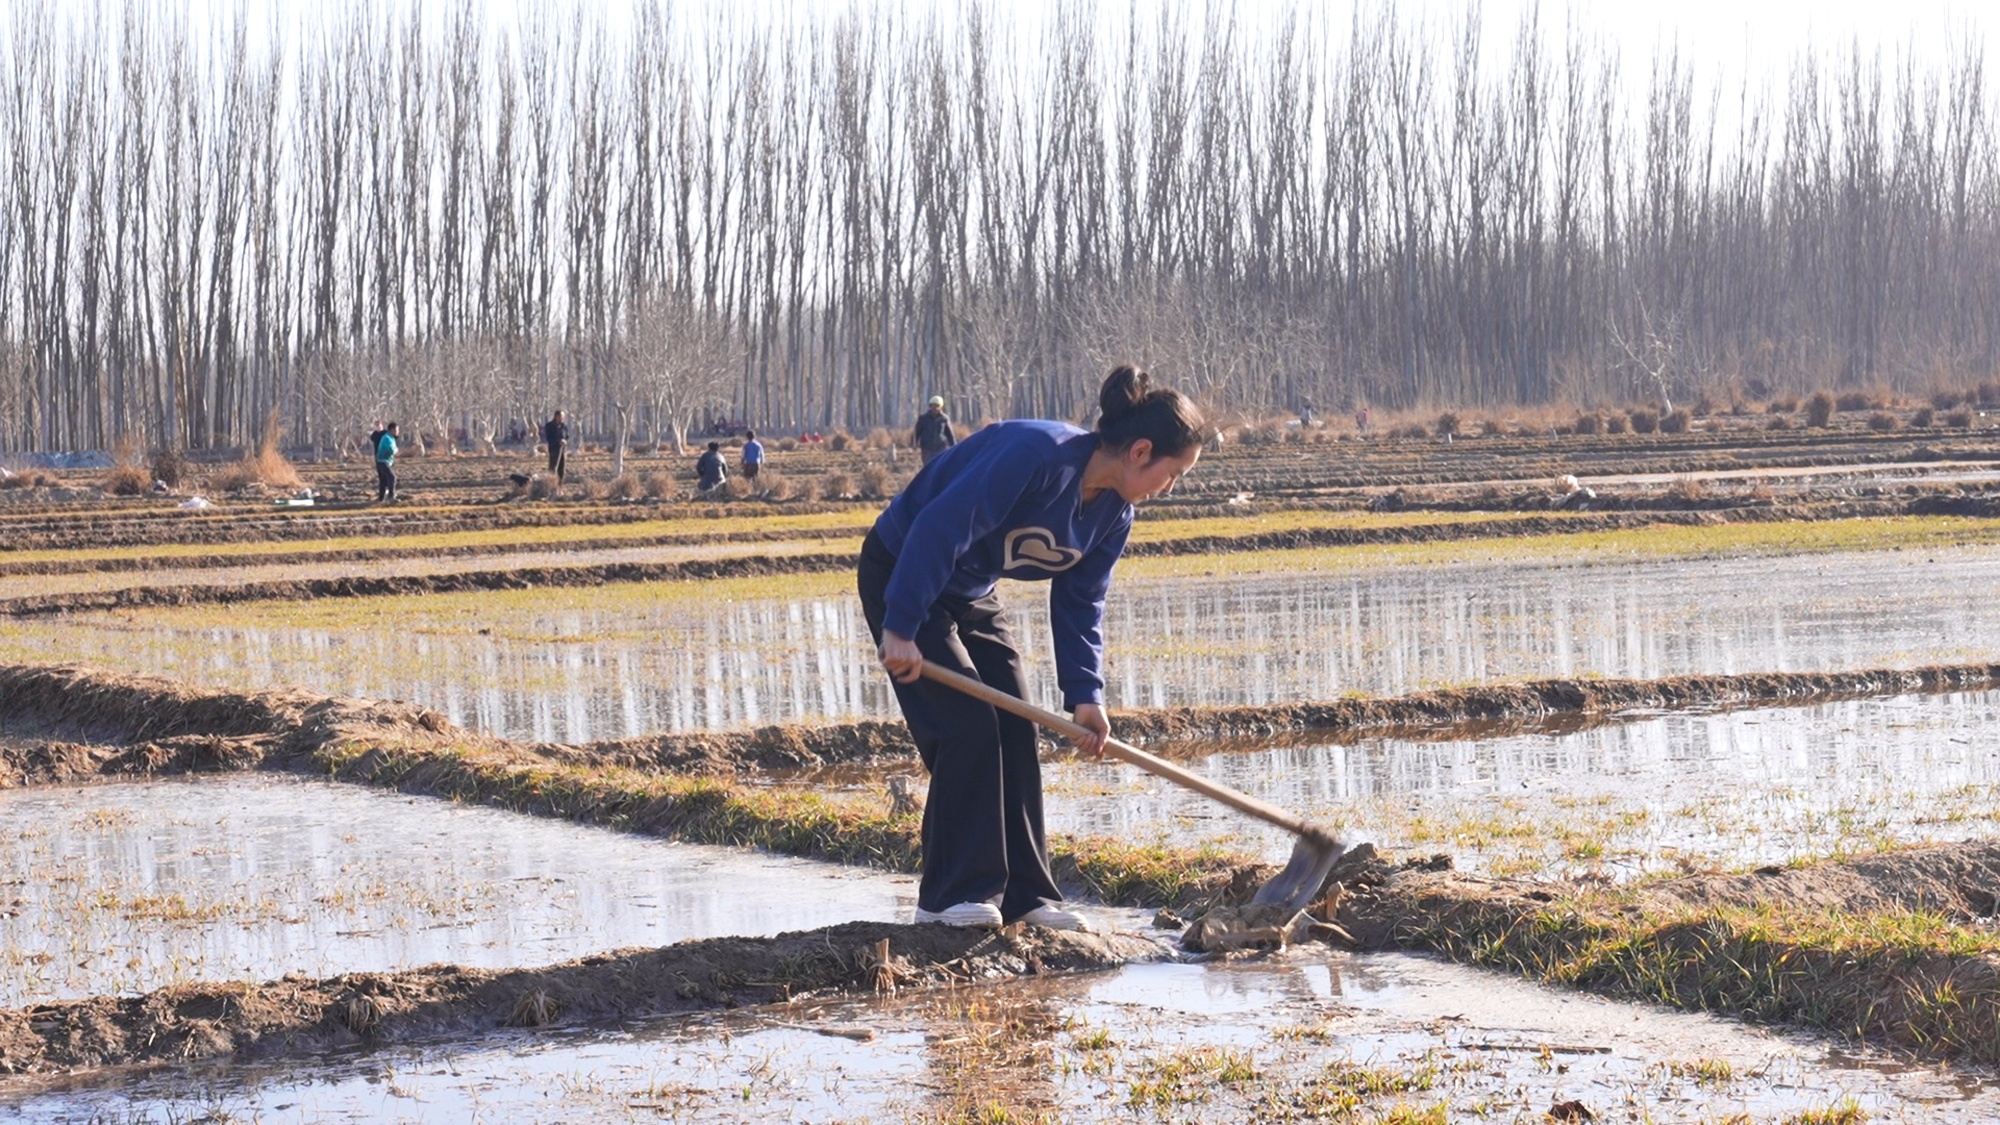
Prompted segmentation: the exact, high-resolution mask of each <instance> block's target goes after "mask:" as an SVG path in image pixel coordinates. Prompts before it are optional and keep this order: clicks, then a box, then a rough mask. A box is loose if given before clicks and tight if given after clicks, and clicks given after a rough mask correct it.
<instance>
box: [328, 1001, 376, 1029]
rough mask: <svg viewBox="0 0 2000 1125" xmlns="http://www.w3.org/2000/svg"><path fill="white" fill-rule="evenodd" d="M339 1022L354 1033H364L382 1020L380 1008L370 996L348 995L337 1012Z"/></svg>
mask: <svg viewBox="0 0 2000 1125" xmlns="http://www.w3.org/2000/svg"><path fill="white" fill-rule="evenodd" d="M338 1015H339V1018H340V1022H341V1024H342V1025H344V1026H345V1027H346V1028H347V1030H349V1031H351V1032H353V1033H354V1034H356V1035H366V1034H368V1033H369V1032H370V1031H373V1030H374V1029H375V1028H376V1026H377V1025H379V1024H380V1023H381V1022H382V1008H381V1006H380V1005H378V1004H376V1003H375V1001H374V999H373V998H372V997H368V996H350V997H348V998H347V1002H346V1003H345V1004H342V1005H341V1006H340V1008H339V1012H338Z"/></svg>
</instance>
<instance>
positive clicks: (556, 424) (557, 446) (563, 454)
mask: <svg viewBox="0 0 2000 1125" xmlns="http://www.w3.org/2000/svg"><path fill="white" fill-rule="evenodd" d="M568 417H569V416H568V415H567V414H564V413H563V412H562V411H560V410H558V411H556V416H555V417H553V418H551V419H549V420H548V421H546V422H543V423H542V443H543V444H544V445H547V446H548V447H549V471H550V472H552V473H554V474H555V475H556V483H557V484H561V483H562V479H563V474H564V473H565V472H567V471H568V470H569V422H568Z"/></svg>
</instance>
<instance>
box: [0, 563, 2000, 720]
mask: <svg viewBox="0 0 2000 1125" xmlns="http://www.w3.org/2000/svg"><path fill="white" fill-rule="evenodd" d="M1228 562H1229V560H1228V558H1227V557H1226V556H1222V557H1218V558H1217V560H1216V565H1217V569H1218V571H1219V573H1218V574H1216V575H1215V576H1213V577H1205V578H1184V579H1172V580H1135V581H1130V582H1124V583H1120V584H1119V585H1117V586H1116V587H1115V588H1114V590H1113V592H1112V599H1111V602H1110V604H1109V606H1108V607H1107V614H1106V617H1107V620H1106V624H1105V635H1106V637H1107V638H1108V644H1107V649H1108V658H1107V665H1106V672H1107V680H1108V684H1107V695H1108V698H1109V700H1110V702H1111V703H1112V705H1113V706H1114V707H1117V706H1161V705H1169V704H1231V703H1270V702H1278V701H1292V700H1305V699H1333V698H1338V697H1341V696H1343V695H1348V694H1353V693H1359V694H1363V695H1395V694H1401V693H1404V692H1409V691H1413V690H1418V689H1423V688H1432V687H1439V686H1448V685H1465V684H1473V683H1480V682H1489V681H1494V680H1505V679H1522V678H1537V677H1547V676H1585V675H1602V676H1638V677H1656V676H1667V675H1674V674H1679V673H1687V672H1753V671H1801V670H1836V669H1857V668H1870V667H1882V666H1910V665H1917V664H1926V663H1936V662H1947V661H1959V660H1970V659H1990V658H1992V657H1994V656H1995V655H1996V654H2000V640H1996V638H2000V599H1996V598H1993V597H1991V596H1989V592H1990V591H1991V590H1992V589H1994V588H1995V586H1996V580H2000V548H1995V547H1977V548H1970V547H1968V548H1948V549H1946V548H1941V549H1935V550H1923V551H1918V550H1910V551H1880V552H1864V553H1850V554H1836V555H1814V556H1786V557H1772V558H1760V557H1750V558H1735V559H1727V560H1697V561H1686V560H1676V561H1660V560H1644V561H1632V562H1610V563H1590V564H1554V563H1513V564H1506V565H1495V564H1483V565H1450V566H1441V567H1426V568H1408V569H1403V570H1391V571H1382V570H1376V571H1370V572H1365V573H1346V572H1343V573H1338V574H1321V573H1309V572H1308V573H1297V574H1278V575H1272V574H1261V575H1255V576H1249V577H1239V576H1233V575H1231V574H1230V573H1228V571H1227V565H1228ZM831 577H832V578H834V579H837V581H834V582H833V584H832V585H826V584H817V585H814V586H812V587H811V588H813V589H819V590H825V589H835V590H839V591H841V592H840V593H838V594H834V595H831V596H800V597H796V598H765V597H757V598H744V599H734V600H732V599H729V598H727V597H726V596H722V595H718V596H717V597H715V598H714V599H712V600H708V601H702V600H698V599H689V598H686V597H684V596H676V597H671V598H668V597H664V596H661V597H657V598H652V599H649V597H648V590H649V589H656V588H649V587H643V586H632V587H619V588H617V589H616V590H548V591H536V592H534V596H533V597H532V598H531V599H524V598H521V597H518V596H508V597H497V596H491V597H489V596H487V595H467V596H452V597H450V598H436V599H421V598H417V599H393V600H392V599H362V600H363V601H367V602H381V603H383V605H384V606H387V605H389V604H390V603H392V602H393V605H394V606H395V613H394V614H393V615H392V616H391V617H390V619H389V620H387V621H378V622H376V623H372V624H365V625H361V624H357V625H355V626H353V627H351V628H339V629H305V628H288V627H283V626H277V625H272V624H268V623H266V622H263V621H260V620H259V617H260V613H262V612H263V611H262V610H260V609H259V607H257V606H255V605H252V606H245V607H243V608H242V611H241V615H242V623H241V624H240V625H239V624H235V623H234V622H233V621H232V622H231V623H230V624H228V625H226V626H216V625H213V624H199V623H197V622H213V621H214V620H215V617H214V611H212V610H210V611H205V612H204V615H203V616H200V617H193V616H190V615H188V614H186V613H183V612H181V611H176V610H153V611H144V612H133V613H122V614H117V615H87V616H81V617H76V618H72V619H67V620H63V621H60V622H53V621H34V620H24V621H20V622H10V623H9V628H8V632H9V634H10V635H11V636H10V638H9V639H7V640H6V641H5V642H4V643H0V656H5V657H7V658H15V659H35V660H47V659H60V660H80V661H85V662H88V663H92V664H98V665H103V666H108V667H112V668H115V669H118V670H121V671H133V672H150V673H157V674H163V675H170V676H174V677H178V678H182V679H186V680H189V681H192V682H195V683H201V684H211V685H216V686H228V687H257V686H265V685H272V684H286V683H289V684H298V685H302V686H305V687H309V688H314V689H317V690H323V691H329V692H336V693H343V694H351V695H359V696H367V697H377V698H402V699H409V700H412V701H415V702H419V703H422V704H424V705H426V706H430V707H433V708H436V709H438V710H440V711H443V712H444V713H445V714H447V715H449V716H450V717H451V718H452V719H453V720H454V721H456V722H458V723H461V724H463V725H467V726H471V727H475V728H478V729H481V730H485V731H489V732H493V733H497V734H502V735H506V736H509V737H518V738H528V739H536V740H543V741H566V742H584V741H589V740H592V739H599V738H615V737H621V736H625V735H630V734H641V733H653V732H664V731H685V730H694V729H704V728H728V727H741V726H746V725H753V724H761V723H775V722H794V721H816V720H828V719H839V718H851V717H857V716H878V717H880V716H893V715H895V713H896V711H895V704H894V701H893V699H892V697H891V695H890V692H889V689H888V682H887V680H886V678H885V677H884V675H883V674H882V673H881V671H880V669H879V667H878V666H877V664H876V662H875V660H874V657H873V649H872V645H871V644H870V643H869V640H868V636H867V629H866V627H865V625H864V623H863V621H862V619H861V612H860V607H859V604H858V603H857V601H856V600H855V599H854V598H853V596H852V595H851V594H847V593H846V592H845V590H846V581H845V579H840V578H839V577H838V576H831ZM814 581H815V582H819V581H821V580H814ZM1003 596H1004V597H1006V598H1007V599H1008V600H1009V603H1010V605H1012V606H1013V607H1015V609H1016V611H1017V615H1018V616H1017V622H1018V625H1017V634H1018V640H1019V644H1020V647H1021V648H1022V649H1023V651H1024V652H1025V653H1026V654H1027V655H1028V658H1029V660H1030V663H1031V665H1033V669H1032V671H1031V675H1032V677H1033V680H1034V683H1035V687H1036V694H1037V695H1038V697H1039V699H1040V701H1041V702H1043V703H1045V704H1051V703H1053V702H1054V700H1053V699H1052V698H1050V696H1051V689H1052V688H1053V684H1052V682H1051V681H1052V679H1053V674H1052V671H1051V669H1050V664H1051V662H1050V661H1049V659H1048V658H1047V655H1046V652H1047V646H1048V642H1047V640H1046V636H1047V627H1046V623H1045V616H1044V613H1043V610H1042V608H1041V605H1040V603H1041V600H1042V598H1043V597H1044V596H1045V594H1044V593H1043V592H1042V591H1041V590H1040V589H1039V588H1034V587H1018V586H1009V587H1008V588H1007V589H1005V590H1004V591H1003ZM466 597H473V598H480V599H484V600H481V601H478V602H474V603H468V602H466V601H465V598H466ZM468 604H471V605H474V606H477V607H482V608H479V609H476V610H468V608H467V606H468ZM278 612H282V610H279V611H278Z"/></svg>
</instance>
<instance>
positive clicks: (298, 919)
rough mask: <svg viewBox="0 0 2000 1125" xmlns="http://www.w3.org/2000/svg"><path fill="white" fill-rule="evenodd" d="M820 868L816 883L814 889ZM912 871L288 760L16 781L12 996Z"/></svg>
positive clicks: (336, 955)
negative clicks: (31, 785) (684, 835)
mask: <svg viewBox="0 0 2000 1125" xmlns="http://www.w3.org/2000/svg"><path fill="white" fill-rule="evenodd" d="M802 882H809V883H810V885H811V886H812V888H813V893H812V894H810V895H800V894H798V893H797V888H798V887H799V886H800V884H801V883H802ZM915 900H916V885H915V882H914V881H913V880H911V879H908V878H904V877H901V876H895V875H889V874H885V873H882V872H876V871H864V870H860V869H857V868H849V867H840V866H836V865H832V864H823V863H813V862H809V861H805V860H795V859H788V858H783V857H776V856H767V855H761V854H757V853H752V852H747V851H741V850H734V849H725V848H707V847H699V846H692V845H679V844H672V843H667V842H664V841H659V840H650V839H644V838H640V837H634V836H628V835H624V834H621V833H616V832H610V831H603V830H598V829H590V828H579V827H575V826H572V825H568V824H563V823H559V822H552V821H547V820H541V819H537V818H533V817H525V816H515V815H511V814H508V813H503V812H495V811H491V810H486V809H478V808H468V807H464V806H459V805H453V804H451V803H449V802H444V801H437V800H429V799H420V798H411V797H403V796H398V795H394V794H384V793H376V792H370V791H368V790H364V789H358V788H355V787H351V786H343V785H335V784H330V783H321V782H310V781H301V780H297V779H291V778H281V777H262V776H253V777H227V778H202V779H190V780H178V781H154V782H144V783H121V784H110V785H97V786H87V787H80V788H61V789H32V790H22V791H13V792H4V793H0V1007H18V1006H21V1005H23V1004H27V1003H32V1002H35V1001H46V1000H56V999H65V998H75V997H83V996H97V995H106V994H113V993H131V992H143V991H148V990H151V989H155V988H159V987H162V986H164V985H167V984H173V983H180V982H185V981H194V980H201V981H232V980H234V981H242V980H251V981H255V980H269V979H273V978H276V977H279V976H282V975H284V974H286V973H292V972H301V973H308V974H312V975H315V976H326V975H331V974H336V973H342V972H351V971H358V970H386V969H396V968H408V967H415V966H420V965H427V964H432V963H437V962H450V963H455V964H459V965H466V966H475V967H488V968H502V967H530V966H537V965H544V964H552V963H555V962H558V961H563V960H567V959H570V958H574V957H580V956H583V955H586V954H590V953H598V952H603V951H606V950H610V949H616V948H620V947H624V946H638V945H643V946H660V945H667V944H671V943H673V942H677V941H682V940H686V939H689V938H702V937H716V936H724V935H739V936H757V935H768V934H776V933H779V932H781V931H785V930H796V929H807V928H811V927H815V926H823V925H831V924H833V923H836V922H846V921H852V920H855V919H874V920H882V921H890V920H895V919H898V918H906V917H908V912H909V910H910V909H911V908H912V906H913V905H914V903H915Z"/></svg>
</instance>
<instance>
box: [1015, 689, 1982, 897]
mask: <svg viewBox="0 0 2000 1125" xmlns="http://www.w3.org/2000/svg"><path fill="white" fill-rule="evenodd" d="M1186 764H1187V765H1188V766H1189V768H1191V769H1194V770H1196V771H1197V772H1200V773H1203V774H1206V775H1208V776H1210V777H1214V778H1216V779H1217V780H1220V781H1222V782H1224V783H1226V784H1229V785H1232V786H1235V787H1237V788H1240V789H1242V790H1244V791H1246V792H1249V793H1252V794H1254V795H1256V796H1259V797H1262V798H1264V799H1266V800H1268V801H1271V802H1273V803H1275V804H1278V805H1279V806H1281V807H1284V808H1287V809H1291V810H1294V811H1297V812H1299V813H1301V814H1302V815H1304V816H1306V817H1307V818H1308V819H1312V820H1315V821H1319V822H1323V823H1326V824H1329V825H1336V826H1339V827H1341V828H1342V829H1344V830H1345V831H1347V832H1348V833H1349V835H1350V836H1351V837H1352V838H1354V839H1369V840H1373V841H1375V842H1376V843H1377V844H1378V846H1381V847H1383V848H1384V849H1385V850H1390V851H1394V852H1397V853H1400V854H1410V853H1427V852H1434V851H1436V852H1448V853H1450V854H1451V855H1452V856H1453V858H1454V859H1455V860H1456V861H1457V863H1458V864H1459V866H1461V867H1467V868H1474V869H1482V868H1483V869H1490V870H1497V871H1500V872H1504V873H1516V874H1517V873H1525V872H1563V873H1576V872H1582V871H1589V872H1594V873H1599V874H1608V875H1611V876H1613V877H1616V878H1624V877H1629V876H1632V875H1636V874H1639V873H1641V872H1645V871H1663V870H1664V871H1670V870H1675V869H1678V868H1682V867H1685V866H1688V865H1692V866H1694V867H1698V868H1702V869H1708V868H1713V867H1722V868H1728V869H1734V868H1740V867H1745V866H1754V865H1759V864H1766V863H1783V862H1785V861H1787V860H1790V859H1793V858H1798V857H1808V856H1813V857H1816V856H1824V855H1828V854H1831V853H1834V852H1839V851H1870V850H1875V849H1878V848H1881V847H1883V846H1887V845H1891V844H1903V843H1916V842H1938V841H1948V840H1964V839H1970V838H1975V837H1984V836H1990V835H1992V834H1993V833H1994V832H1995V829H1996V825H2000V692H1971V693H1962V694H1947V695H1926V696H1901V697H1896V698H1888V699H1865V700H1852V701H1845V702H1838V703H1827V704H1820V705H1816V706H1811V707H1790V708H1770V709H1756V710H1742V711H1731V712H1724V713H1708V714H1703V713H1690V712H1670V713H1666V714H1660V715H1655V716H1650V717H1637V718H1633V719H1631V720H1629V721H1623V722H1617V723H1612V724H1607V725H1602V726H1594V727H1589V728H1586V729H1583V730H1578V731H1573V732H1570V733H1529V734H1513V735H1505V736H1501V737H1489V738H1479V739H1473V740H1469V741H1463V742H1412V741H1407V740H1403V739H1394V738H1369V739H1362V740H1359V741H1357V742H1354V743H1352V744H1347V745H1322V746H1311V745H1286V746H1282V747H1277V748H1272V749H1263V750H1251V751H1227V752H1223V753H1217V754H1214V755H1211V756H1208V757H1206V758H1199V759H1195V760H1193V761H1189V762H1187V763H1186ZM1045 777H1046V783H1047V787H1048V790H1049V793H1048V797H1047V805H1046V809H1047V816H1048V822H1049V827H1050V830H1051V831H1065V832H1084V833H1092V834H1107V835H1115V836H1119V837H1123V838H1127V839H1139V840H1151V839H1155V838H1159V839H1165V840H1169V841H1172V842H1175V843H1180V844H1187V843H1193V842H1195V841H1198V840H1217V839H1219V840H1224V841H1227V842H1228V843H1229V844H1230V846H1232V847H1236V848H1240V849H1243V850H1246V851H1252V852H1257V853H1260V854H1263V855H1265V856H1267V857H1270V858H1272V859H1282V858H1283V857H1284V856H1285V855H1286V854H1287V853H1288V852H1289V851H1290V850H1291V844H1292V841H1291V838H1290V837H1289V836H1286V835H1284V834H1283V833H1281V832H1280V831H1278V830H1276V829H1269V828H1267V827H1266V826H1265V825H1263V824H1262V823H1261V822H1258V821H1254V820H1250V819H1249V818H1247V817H1243V816H1240V815H1238V814H1236V813H1234V812H1233V811H1231V810H1228V809H1226V808H1223V807H1221V806H1219V805H1216V804H1215V803H1213V802H1211V801H1208V800H1207V799H1205V798H1201V797H1198V796H1195V795H1193V794H1190V793H1188V792H1187V791H1186V790H1184V789H1180V788H1178V787H1176V786H1172V785H1169V784H1168V783H1166V782H1163V781H1159V780H1158V779H1156V778H1153V777H1151V776H1150V775H1147V774H1143V773H1141V772H1139V771H1138V770H1136V769H1133V768H1131V767H1129V766H1121V765H1115V764H1114V765H1095V764H1090V763H1084V762H1064V763H1061V764H1054V765H1050V766H1048V767H1045Z"/></svg>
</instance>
